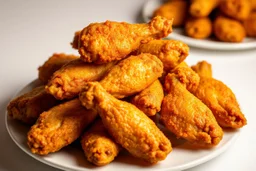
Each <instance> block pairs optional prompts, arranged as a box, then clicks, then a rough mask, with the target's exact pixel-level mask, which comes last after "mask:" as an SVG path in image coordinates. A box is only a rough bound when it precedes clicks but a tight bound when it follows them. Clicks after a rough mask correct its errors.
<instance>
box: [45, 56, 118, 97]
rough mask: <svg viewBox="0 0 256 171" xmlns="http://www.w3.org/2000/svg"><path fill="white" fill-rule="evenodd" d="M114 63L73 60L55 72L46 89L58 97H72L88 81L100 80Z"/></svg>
mask: <svg viewBox="0 0 256 171" xmlns="http://www.w3.org/2000/svg"><path fill="white" fill-rule="evenodd" d="M113 65H114V63H113V62H112V63H107V64H102V65H96V64H89V63H85V62H83V61H82V60H81V59H77V60H73V61H71V62H69V63H67V64H66V65H64V66H63V67H62V68H61V69H59V70H58V71H56V72H55V73H54V74H53V76H52V77H51V79H50V80H49V82H48V84H47V85H46V87H45V89H46V91H47V92H48V93H50V94H52V95H53V96H54V97H55V98H56V99H60V100H62V99H72V98H74V97H75V96H77V95H78V94H79V92H80V90H81V89H82V87H83V85H84V84H85V83H86V82H87V81H96V80H100V79H101V78H102V77H103V76H104V75H105V74H106V72H107V71H108V70H109V69H110V68H111V67H112V66H113Z"/></svg>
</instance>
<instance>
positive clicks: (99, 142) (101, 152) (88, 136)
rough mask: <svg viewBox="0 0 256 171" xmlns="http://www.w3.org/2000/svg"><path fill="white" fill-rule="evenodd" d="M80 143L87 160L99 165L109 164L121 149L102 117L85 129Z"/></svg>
mask: <svg viewBox="0 0 256 171" xmlns="http://www.w3.org/2000/svg"><path fill="white" fill-rule="evenodd" d="M80 143H81V146H82V148H83V151H84V154H85V156H86V158H87V160H88V161H89V162H91V163H93V164H95V165H97V166H104V165H107V164H109V163H110V162H112V161H113V160H114V159H115V157H116V156H117V155H118V154H119V151H120V150H121V147H120V146H119V144H117V143H116V142H115V141H114V140H113V138H112V137H111V136H110V135H109V133H108V132H107V130H106V128H105V127H104V125H103V123H102V121H101V120H100V119H99V120H97V121H96V122H95V123H93V125H92V126H91V127H90V129H89V130H86V131H85V133H84V134H83V135H82V137H81V140H80Z"/></svg>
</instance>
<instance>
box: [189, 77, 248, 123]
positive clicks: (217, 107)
mask: <svg viewBox="0 0 256 171" xmlns="http://www.w3.org/2000/svg"><path fill="white" fill-rule="evenodd" d="M192 93H193V94H194V95H195V96H196V97H197V98H199V99H200V100H201V101H202V102H203V103H204V104H206V105H207V106H208V107H209V108H210V109H211V111H212V112H213V114H214V116H215V118H216V120H217V121H218V124H219V125H220V126H222V127H230V128H240V127H242V126H244V125H246V118H245V116H244V114H243V113H242V112H241V110H240V108H239V104H238V102H237V100H236V97H235V95H234V94H233V92H232V90H231V89H230V88H228V87H227V86H226V85H225V84H224V83H222V82H221V81H218V80H216V79H214V78H211V77H201V78H200V83H199V86H198V87H197V89H196V90H195V91H192Z"/></svg>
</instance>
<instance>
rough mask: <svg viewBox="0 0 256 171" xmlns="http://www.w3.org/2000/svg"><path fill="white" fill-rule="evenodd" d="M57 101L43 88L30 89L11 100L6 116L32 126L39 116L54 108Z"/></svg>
mask: <svg viewBox="0 0 256 171" xmlns="http://www.w3.org/2000/svg"><path fill="white" fill-rule="evenodd" d="M57 103H58V101H57V100H56V99H55V98H54V97H53V96H52V95H50V94H47V93H46V91H45V90H44V86H39V87H36V88H34V89H32V90H31V91H30V92H27V93H25V94H23V95H21V96H19V97H16V98H15V99H13V100H12V101H11V102H10V103H9V104H8V106H7V111H8V115H9V116H10V117H11V118H13V119H17V120H20V121H22V122H24V123H26V124H34V123H35V122H36V120H37V118H38V117H39V115H40V114H41V113H42V112H44V111H46V110H48V109H50V108H51V107H53V106H55V105H56V104H57Z"/></svg>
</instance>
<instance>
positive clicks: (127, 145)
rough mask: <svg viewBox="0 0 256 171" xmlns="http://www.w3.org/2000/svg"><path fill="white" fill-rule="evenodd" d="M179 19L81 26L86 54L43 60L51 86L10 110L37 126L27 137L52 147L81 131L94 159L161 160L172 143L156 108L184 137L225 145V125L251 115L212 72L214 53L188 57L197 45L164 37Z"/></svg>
mask: <svg viewBox="0 0 256 171" xmlns="http://www.w3.org/2000/svg"><path fill="white" fill-rule="evenodd" d="M172 23H173V21H172V20H168V19H166V18H163V17H160V16H157V17H155V18H153V19H152V20H151V21H150V22H149V23H143V24H129V23H125V22H114V21H106V22H103V23H92V24H90V25H88V26H87V27H85V28H84V29H82V30H80V31H77V32H76V33H75V36H74V39H73V42H72V43H71V44H72V47H73V48H75V49H77V50H78V52H79V54H80V56H75V55H66V54H63V53H60V54H57V53H56V54H53V56H51V57H50V58H49V59H48V60H47V61H46V62H45V63H44V64H43V65H42V66H41V67H39V80H41V82H42V84H44V85H43V86H40V87H39V88H38V87H37V88H35V89H33V90H31V91H30V92H27V93H26V94H23V95H21V96H20V97H17V98H15V99H13V100H12V101H11V102H10V103H9V105H8V107H7V108H8V115H9V117H11V118H13V119H17V120H19V121H21V122H24V123H26V124H28V125H30V126H31V128H30V130H29V132H28V134H27V144H28V146H29V148H30V149H31V152H32V153H36V154H39V155H47V154H49V153H53V152H56V151H59V150H60V149H62V148H64V147H65V146H68V145H69V144H71V143H72V142H74V141H75V140H77V139H80V142H81V147H82V150H83V151H84V154H85V157H86V159H87V160H88V161H89V162H91V163H93V164H95V165H98V166H102V165H106V164H108V163H110V162H112V161H113V160H114V159H115V157H116V156H118V154H119V152H120V151H122V150H126V151H128V152H129V153H130V154H131V155H132V156H134V157H136V158H139V159H142V160H144V161H146V162H148V163H151V164H155V163H157V162H159V161H161V160H164V159H165V158H166V157H167V155H168V154H169V153H170V152H171V151H172V145H171V141H170V139H168V138H167V137H166V136H165V134H164V133H163V132H162V131H161V130H160V129H159V128H158V126H157V123H156V122H155V120H153V119H152V116H156V115H159V116H160V122H161V123H163V124H164V126H165V127H166V128H167V129H168V130H169V131H170V132H172V133H173V134H175V135H176V137H177V138H183V139H185V140H187V141H188V142H189V143H191V144H197V145H199V146H202V147H213V146H216V145H218V143H219V142H220V141H221V139H222V137H223V128H226V127H228V128H241V127H242V126H244V125H246V118H245V117H244V115H243V113H242V112H241V110H240V108H239V105H238V102H237V100H236V98H235V95H234V94H233V92H232V91H231V90H230V89H229V88H228V87H227V86H226V85H225V84H224V83H222V82H221V81H219V80H216V79H214V78H213V77H212V70H211V65H210V64H209V63H207V62H206V61H203V62H199V63H198V64H196V65H195V66H192V67H190V66H188V65H187V63H186V62H185V59H186V57H187V56H188V53H189V47H188V46H187V45H186V44H184V43H182V42H180V41H176V40H164V39H163V38H165V37H166V36H168V35H169V34H170V33H171V32H172Z"/></svg>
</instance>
